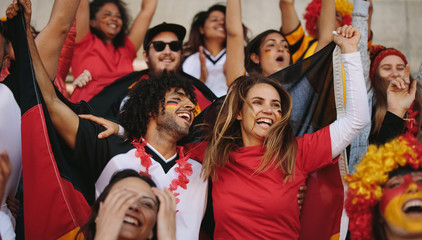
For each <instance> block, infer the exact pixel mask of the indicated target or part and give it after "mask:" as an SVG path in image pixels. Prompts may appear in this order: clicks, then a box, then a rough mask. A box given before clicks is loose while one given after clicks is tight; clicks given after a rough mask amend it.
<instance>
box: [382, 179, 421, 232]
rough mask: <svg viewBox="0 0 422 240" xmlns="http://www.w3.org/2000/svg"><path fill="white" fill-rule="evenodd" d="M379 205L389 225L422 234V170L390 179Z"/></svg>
mask: <svg viewBox="0 0 422 240" xmlns="http://www.w3.org/2000/svg"><path fill="white" fill-rule="evenodd" d="M379 207H380V211H381V214H382V216H383V217H384V219H385V221H386V222H387V225H388V226H394V227H399V228H400V229H403V230H406V231H407V232H411V233H415V232H421V234H422V172H412V173H408V174H406V175H397V176H394V177H392V178H391V179H389V180H388V181H387V183H386V184H385V187H384V193H383V196H382V198H381V200H380V204H379ZM394 227H393V228H394ZM390 228H391V227H390ZM393 228H391V229H393Z"/></svg>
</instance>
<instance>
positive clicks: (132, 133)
mask: <svg viewBox="0 0 422 240" xmlns="http://www.w3.org/2000/svg"><path fill="white" fill-rule="evenodd" d="M28 38H29V45H30V50H31V55H32V58H33V63H34V70H35V73H36V78H37V81H38V84H39V86H40V89H41V92H42V94H43V98H44V100H45V103H46V105H47V108H48V111H49V115H50V117H51V120H52V122H53V125H54V128H55V129H56V131H57V132H58V134H59V135H60V136H61V137H62V138H63V140H64V142H65V143H66V144H67V145H68V147H69V148H70V149H71V150H72V151H73V153H72V155H71V156H70V157H69V159H68V160H69V162H70V164H71V165H72V166H73V167H75V168H79V169H82V168H83V173H82V178H83V180H84V183H85V184H84V185H83V186H84V187H86V188H88V190H87V192H88V193H90V194H91V196H88V198H90V200H91V201H93V200H94V188H95V195H96V196H99V194H100V193H101V192H102V191H103V189H104V188H105V186H106V185H107V184H108V182H109V180H110V178H111V176H112V175H113V173H114V172H116V171H119V170H122V169H134V170H136V171H138V172H140V173H141V174H145V175H148V176H151V177H152V179H153V180H154V182H155V183H156V184H157V186H158V188H161V189H163V188H169V189H170V191H172V192H173V193H174V195H175V196H176V198H177V206H176V209H177V213H175V214H176V229H177V239H198V236H199V228H200V224H201V220H202V218H203V215H204V211H205V205H206V197H207V186H208V183H207V181H206V180H203V179H202V178H201V177H200V171H201V164H200V163H199V162H197V161H195V160H193V159H191V158H190V157H189V155H185V154H184V151H183V148H182V147H179V146H177V141H178V140H180V139H181V138H182V137H184V136H186V135H187V134H188V132H189V127H190V125H191V124H192V121H193V118H194V112H195V105H196V97H195V93H194V89H193V86H192V85H191V84H190V83H189V82H187V81H186V80H185V79H184V78H182V77H180V76H176V75H174V74H171V73H170V74H167V73H164V74H162V75H161V76H160V75H154V76H152V77H151V78H149V79H144V80H142V81H140V82H139V83H138V84H136V86H135V87H134V88H133V89H132V90H131V93H130V95H129V96H130V97H129V100H128V101H127V103H126V104H125V106H124V108H123V109H122V112H121V121H122V123H123V126H124V127H125V129H126V130H125V136H126V140H123V139H122V138H120V137H119V136H115V135H114V136H110V137H108V138H104V139H98V138H97V136H98V134H99V133H100V132H101V131H102V130H103V128H102V127H101V126H99V125H97V124H95V123H93V122H91V121H89V120H86V119H82V118H80V117H79V116H78V115H77V114H76V113H74V112H73V111H72V110H71V109H70V108H69V107H68V106H67V105H66V104H65V103H63V102H62V101H61V100H60V99H59V98H58V96H57V95H56V92H55V90H54V87H53V85H52V84H51V81H50V80H49V77H48V75H47V73H46V71H45V69H44V67H43V64H42V62H41V60H40V58H39V55H38V53H37V51H36V48H35V46H34V44H33V40H32V39H31V37H28ZM146 96H148V97H146ZM94 186H95V187H94ZM140 197H142V196H140ZM91 204H92V202H91ZM128 211H129V212H130V211H131V210H128ZM142 224H143V220H142V219H138V218H136V217H133V216H132V215H130V214H129V215H128V214H127V215H126V217H125V218H124V222H123V225H124V226H126V227H129V228H140V227H142Z"/></svg>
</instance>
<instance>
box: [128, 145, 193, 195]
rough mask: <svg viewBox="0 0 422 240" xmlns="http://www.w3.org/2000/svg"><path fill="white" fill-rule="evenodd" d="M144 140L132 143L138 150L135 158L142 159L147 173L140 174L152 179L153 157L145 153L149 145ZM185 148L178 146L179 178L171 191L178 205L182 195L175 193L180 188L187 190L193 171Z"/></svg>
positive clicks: (171, 184)
mask: <svg viewBox="0 0 422 240" xmlns="http://www.w3.org/2000/svg"><path fill="white" fill-rule="evenodd" d="M141 139H142V138H140V139H138V140H135V141H133V142H132V145H133V146H134V147H135V148H136V151H135V157H138V158H140V160H141V165H142V166H144V167H145V171H142V170H141V171H140V172H139V173H140V174H143V175H147V176H148V177H151V175H150V174H149V167H151V165H152V161H151V157H152V156H151V155H150V154H147V153H146V152H145V146H146V145H147V141H146V140H145V139H142V141H141ZM182 150H183V147H179V146H177V149H176V151H177V154H178V155H179V156H180V158H179V159H178V160H176V163H177V164H178V166H177V167H176V168H175V169H174V170H175V171H176V172H177V173H179V176H178V177H177V178H176V179H173V180H172V181H171V183H170V186H169V189H170V191H171V192H172V193H173V194H174V196H175V197H176V203H179V202H180V199H178V198H177V196H179V195H180V193H175V192H174V191H175V190H176V189H177V188H178V187H179V186H180V187H181V188H183V189H187V185H188V183H189V179H188V177H187V176H191V175H192V173H193V171H192V163H188V159H189V154H188V155H186V156H184V154H183V151H182Z"/></svg>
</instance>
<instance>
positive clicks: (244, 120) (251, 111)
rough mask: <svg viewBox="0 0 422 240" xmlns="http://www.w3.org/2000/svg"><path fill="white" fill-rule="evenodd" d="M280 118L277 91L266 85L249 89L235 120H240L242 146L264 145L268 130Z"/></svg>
mask: <svg viewBox="0 0 422 240" xmlns="http://www.w3.org/2000/svg"><path fill="white" fill-rule="evenodd" d="M280 118H281V100H280V95H279V94H278V92H277V90H276V89H275V88H274V87H273V86H271V85H269V84H266V83H259V84H256V85H254V86H253V87H251V88H250V89H249V91H248V93H247V95H246V102H245V103H244V104H243V107H242V109H241V111H240V112H239V115H238V116H237V120H240V126H241V132H242V140H243V145H244V146H246V147H247V146H257V145H262V144H263V143H264V140H265V138H266V137H267V135H268V129H269V128H270V127H271V126H272V125H273V124H274V123H275V122H276V121H277V120H279V119H280Z"/></svg>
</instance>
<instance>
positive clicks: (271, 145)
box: [201, 74, 297, 179]
mask: <svg viewBox="0 0 422 240" xmlns="http://www.w3.org/2000/svg"><path fill="white" fill-rule="evenodd" d="M257 84H268V85H270V86H272V87H274V88H275V89H276V90H277V92H278V94H279V95H280V99H281V105H282V107H281V109H282V115H283V116H282V118H281V119H280V120H278V121H277V122H276V123H275V124H273V126H271V128H270V129H269V130H268V133H269V134H268V136H267V137H266V139H265V141H264V144H263V145H264V146H265V147H266V151H265V154H264V156H263V159H262V161H261V163H260V166H259V167H258V169H257V170H256V173H260V172H264V171H266V170H268V169H269V168H271V167H272V166H274V165H277V167H279V168H280V170H281V171H282V173H283V174H285V175H286V177H285V179H288V178H289V177H290V176H292V174H293V170H294V165H295V159H296V152H297V142H296V138H295V136H294V134H293V131H292V128H291V125H290V123H289V120H290V115H291V111H292V100H291V98H290V95H289V93H288V92H287V91H286V90H285V89H284V88H283V87H282V86H281V85H280V84H279V83H278V82H276V81H274V80H272V79H270V78H265V77H263V76H262V75H260V74H253V75H250V76H242V77H239V78H238V79H236V80H235V81H234V82H233V84H232V85H231V86H230V88H229V90H228V92H227V96H226V99H225V100H224V103H223V105H222V107H221V110H220V112H219V114H218V116H217V120H216V122H215V126H214V129H213V130H212V134H211V139H210V142H209V144H208V147H207V149H206V151H205V158H204V162H203V163H202V172H201V174H203V176H204V177H209V176H211V177H212V178H213V179H215V178H216V177H217V174H216V168H217V167H223V166H224V165H225V164H226V163H227V162H228V161H230V159H229V153H230V152H231V151H235V150H236V149H237V148H239V147H242V146H243V141H242V133H241V130H240V129H241V128H240V121H239V120H237V119H236V117H237V116H238V115H239V113H240V111H241V110H242V107H243V104H249V103H248V102H247V101H246V96H247V94H248V92H249V90H250V89H251V88H252V87H253V86H255V85H257ZM250 107H251V106H250Z"/></svg>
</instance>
